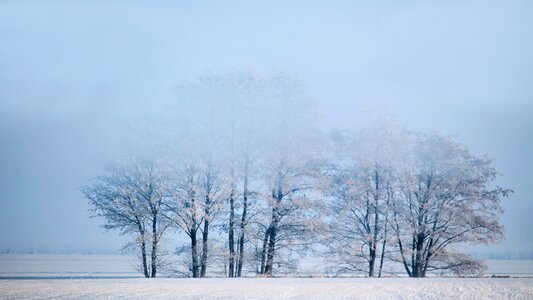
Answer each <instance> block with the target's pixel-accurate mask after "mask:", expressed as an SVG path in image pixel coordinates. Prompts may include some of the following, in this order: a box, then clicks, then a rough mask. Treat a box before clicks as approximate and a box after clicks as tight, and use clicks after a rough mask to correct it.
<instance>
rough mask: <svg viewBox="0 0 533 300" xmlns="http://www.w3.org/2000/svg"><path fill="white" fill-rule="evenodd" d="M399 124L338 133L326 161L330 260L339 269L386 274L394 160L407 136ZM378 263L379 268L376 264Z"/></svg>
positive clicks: (370, 273) (324, 192)
mask: <svg viewBox="0 0 533 300" xmlns="http://www.w3.org/2000/svg"><path fill="white" fill-rule="evenodd" d="M396 128H398V126H397V124H394V123H390V122H381V123H378V124H376V125H374V126H372V127H370V128H368V129H366V130H362V131H358V132H346V131H344V132H341V131H338V132H335V133H334V134H332V135H331V137H330V144H331V147H330V150H329V152H330V155H329V157H328V160H327V161H326V162H325V163H323V165H324V168H323V173H324V175H325V176H324V179H325V180H324V185H323V186H322V191H323V194H324V195H325V196H326V197H327V198H329V201H328V210H327V213H328V215H329V216H331V217H329V218H327V225H328V227H327V228H328V229H327V230H326V235H325V237H326V239H325V243H326V245H327V248H328V251H327V259H328V260H329V261H330V262H331V263H333V264H334V266H335V267H334V268H333V269H335V270H336V271H337V272H354V271H356V272H365V273H366V274H367V275H368V276H369V277H374V276H375V275H376V268H377V275H378V276H379V277H381V274H382V272H383V264H384V260H385V255H386V246H387V241H388V240H389V235H388V223H389V207H390V202H391V200H392V199H393V197H394V176H395V174H394V161H395V157H396V156H397V154H398V153H399V151H400V147H399V145H400V144H401V138H402V136H403V134H402V133H401V132H400V131H399V130H397V129H396ZM376 264H378V265H377V267H376Z"/></svg>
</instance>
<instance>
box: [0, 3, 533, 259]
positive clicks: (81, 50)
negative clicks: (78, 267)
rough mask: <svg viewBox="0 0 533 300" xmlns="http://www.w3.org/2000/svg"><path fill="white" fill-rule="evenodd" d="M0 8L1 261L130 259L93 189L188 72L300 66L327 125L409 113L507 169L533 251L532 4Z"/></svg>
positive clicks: (514, 221)
mask: <svg viewBox="0 0 533 300" xmlns="http://www.w3.org/2000/svg"><path fill="white" fill-rule="evenodd" d="M355 2H356V1H316V2H314V1H264V2H262V3H259V1H257V2H253V1H243V2H235V1H216V2H215V1H212V2H208V1H197V2H194V3H187V2H186V1H181V2H179V3H178V1H168V2H167V1H150V2H148V1H146V2H134V1H128V2H126V1H12V0H4V1H2V2H0V166H1V167H0V251H4V250H6V249H11V250H12V251H17V250H20V251H27V250H29V249H32V248H33V249H35V250H37V251H65V250H67V251H110V252H113V251H117V250H118V249H119V248H120V247H121V245H122V244H123V242H124V239H122V238H118V239H117V234H116V233H113V232H109V233H104V232H103V230H102V229H101V228H99V227H98V224H99V223H100V221H99V220H97V219H90V218H89V215H90V214H89V212H88V211H87V210H88V205H87V201H86V200H85V199H84V198H83V196H82V194H81V193H80V191H79V187H80V186H81V185H82V184H85V183H87V180H88V178H90V177H93V176H95V175H98V173H99V172H100V171H101V168H102V166H103V164H104V163H105V162H106V161H107V160H108V159H109V158H110V157H112V156H113V155H117V152H118V149H119V148H120V140H121V139H122V137H123V133H124V130H125V128H124V127H125V126H124V124H125V123H128V122H131V120H132V118H133V117H134V116H139V115H142V114H143V113H146V112H150V111H157V110H160V109H162V108H163V107H164V105H165V104H167V103H169V102H172V101H173V100H175V98H176V92H175V90H174V86H175V85H176V84H177V83H178V82H179V80H180V78H183V77H184V76H194V75H196V74H201V73H203V72H206V71H217V72H224V71H235V70H258V71H262V72H269V71H288V72H291V73H294V74H297V75H298V76H299V77H300V78H302V79H303V80H305V81H306V82H307V83H308V84H309V87H310V94H311V95H313V97H314V98H315V100H316V102H317V103H318V109H319V112H320V114H321V119H320V120H319V121H318V122H320V125H321V126H322V127H323V128H330V127H343V128H346V127H354V126H363V125H364V124H366V123H368V122H369V121H372V120H374V119H376V118H378V117H379V116H381V115H383V114H386V115H395V116H396V117H397V119H398V120H400V121H401V122H403V123H406V124H407V125H408V126H410V127H411V128H414V129H418V130H425V131H427V130H431V129H436V130H439V131H441V132H443V133H447V134H453V135H456V136H457V138H458V140H459V141H461V142H463V143H465V144H467V145H468V146H469V147H470V148H471V150H472V151H473V152H474V153H476V154H478V155H484V154H487V155H488V156H489V157H492V158H494V159H495V163H494V165H495V166H496V168H497V170H498V171H499V172H500V173H502V174H503V176H502V177H501V178H499V180H498V182H497V183H498V184H500V185H502V186H505V187H510V188H512V189H514V190H515V194H514V195H512V197H511V198H510V199H506V200H504V202H503V206H504V207H505V209H506V212H505V215H504V216H503V223H504V225H505V226H506V228H507V233H508V239H507V241H505V242H504V243H503V244H502V245H499V246H493V247H492V248H489V250H490V251H493V252H494V251H496V252H506V251H521V252H528V253H532V252H533V229H532V228H533V226H531V225H530V219H531V217H533V185H532V184H531V181H532V179H531V178H532V175H533V159H532V157H531V155H532V154H533V84H532V79H533V2H531V1H439V2H437V1H435V2H433V1H365V2H363V1H361V2H358V3H355Z"/></svg>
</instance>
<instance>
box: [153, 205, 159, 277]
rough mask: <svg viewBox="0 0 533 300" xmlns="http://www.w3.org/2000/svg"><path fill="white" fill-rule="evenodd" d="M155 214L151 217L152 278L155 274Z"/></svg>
mask: <svg viewBox="0 0 533 300" xmlns="http://www.w3.org/2000/svg"><path fill="white" fill-rule="evenodd" d="M157 242H158V241H157V214H154V217H153V219H152V278H155V277H156V275H157Z"/></svg>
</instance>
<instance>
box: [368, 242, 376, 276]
mask: <svg viewBox="0 0 533 300" xmlns="http://www.w3.org/2000/svg"><path fill="white" fill-rule="evenodd" d="M369 248H370V251H369V255H370V260H369V261H368V277H374V267H375V265H376V246H375V244H374V243H370V245H369Z"/></svg>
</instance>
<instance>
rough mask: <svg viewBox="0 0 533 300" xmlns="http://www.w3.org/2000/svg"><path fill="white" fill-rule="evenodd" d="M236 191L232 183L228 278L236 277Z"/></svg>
mask: <svg viewBox="0 0 533 300" xmlns="http://www.w3.org/2000/svg"><path fill="white" fill-rule="evenodd" d="M234 195H235V189H234V184H233V183H232V188H231V192H230V196H229V206H230V213H229V233H228V235H229V236H228V239H229V240H228V243H229V266H228V277H235V274H234V270H235V236H234V235H235V199H234Z"/></svg>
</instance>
